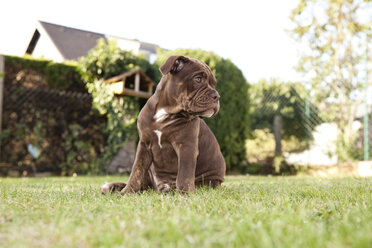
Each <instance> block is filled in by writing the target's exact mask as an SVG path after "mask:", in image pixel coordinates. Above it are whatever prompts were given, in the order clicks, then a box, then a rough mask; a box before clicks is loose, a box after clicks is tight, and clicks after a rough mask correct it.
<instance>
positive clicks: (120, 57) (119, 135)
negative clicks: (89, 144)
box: [79, 39, 160, 172]
mask: <svg viewBox="0 0 372 248" xmlns="http://www.w3.org/2000/svg"><path fill="white" fill-rule="evenodd" d="M136 68H140V69H141V70H142V71H144V72H145V73H146V74H147V75H148V76H149V77H150V78H152V79H153V80H156V79H157V78H158V77H159V75H160V72H158V69H157V68H156V67H155V66H154V65H151V64H150V63H149V62H148V60H147V59H146V58H145V57H142V56H135V55H133V54H132V53H131V52H128V51H123V50H121V49H120V48H119V47H118V46H117V44H116V42H115V41H108V43H106V41H105V40H104V39H101V40H99V41H98V43H97V46H96V47H95V48H93V49H92V50H91V51H90V52H89V54H88V55H87V56H86V57H83V58H81V59H80V61H79V70H80V72H81V75H82V77H83V79H84V80H85V81H86V82H87V85H86V87H87V89H88V91H89V92H90V93H91V94H92V96H93V108H94V109H95V110H96V111H98V112H99V113H100V114H101V115H104V116H106V118H107V122H106V124H105V125H104V126H103V127H102V131H103V132H104V133H105V134H106V135H107V144H106V146H105V151H104V155H103V157H102V158H100V159H99V160H98V161H97V162H98V167H99V168H101V171H102V172H103V171H104V169H105V168H106V166H107V164H108V163H109V161H110V160H111V159H112V158H113V157H114V156H115V155H116V154H117V151H118V150H119V148H120V147H122V146H123V145H124V144H125V143H126V142H127V141H128V140H129V139H134V138H135V137H136V134H137V129H136V119H137V116H138V113H139V108H140V107H141V103H142V104H143V102H141V101H140V99H138V98H136V97H129V96H120V97H117V96H115V95H114V93H113V91H112V90H111V88H110V86H109V85H107V84H105V83H104V81H103V80H104V79H108V78H110V77H113V76H117V75H120V74H122V73H124V72H127V71H129V70H132V69H136Z"/></svg>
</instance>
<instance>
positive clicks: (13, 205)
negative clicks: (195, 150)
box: [0, 176, 372, 248]
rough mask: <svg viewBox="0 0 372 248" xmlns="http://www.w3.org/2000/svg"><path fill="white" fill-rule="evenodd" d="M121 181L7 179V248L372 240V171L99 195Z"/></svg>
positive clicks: (3, 237)
mask: <svg viewBox="0 0 372 248" xmlns="http://www.w3.org/2000/svg"><path fill="white" fill-rule="evenodd" d="M121 179H123V178H118V177H79V176H78V177H72V178H66V177H65V178H0V247H64V248H67V247H224V248H227V247H372V178H370V179H357V178H333V179H320V178H299V177H228V178H227V180H226V183H224V185H223V187H221V188H219V189H217V190H210V189H199V190H198V191H197V193H195V194H190V195H179V194H167V195H162V194H157V193H155V192H151V191H150V192H145V193H142V194H131V195H127V196H125V197H118V196H117V195H110V196H103V195H101V194H100V192H99V187H100V185H102V184H103V183H105V182H110V181H117V180H121ZM124 180H125V181H126V180H127V178H124Z"/></svg>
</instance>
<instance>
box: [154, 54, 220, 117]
mask: <svg viewBox="0 0 372 248" xmlns="http://www.w3.org/2000/svg"><path fill="white" fill-rule="evenodd" d="M160 71H161V73H162V74H163V77H166V81H167V82H166V85H165V87H166V88H167V92H168V94H169V96H170V97H172V98H173V99H175V100H176V102H177V104H178V106H179V107H181V109H182V110H183V111H185V112H187V113H189V114H190V115H197V116H201V117H206V118H209V117H212V116H214V115H216V114H217V112H218V110H219V108H220V103H219V99H220V95H219V94H218V92H217V91H216V83H217V81H216V78H215V77H214V75H213V73H212V71H211V69H210V68H209V67H208V66H207V65H206V64H204V63H203V62H201V61H199V60H196V59H192V58H188V57H185V56H180V55H178V56H171V57H169V58H168V59H167V61H166V62H165V63H164V65H162V66H161V67H160Z"/></svg>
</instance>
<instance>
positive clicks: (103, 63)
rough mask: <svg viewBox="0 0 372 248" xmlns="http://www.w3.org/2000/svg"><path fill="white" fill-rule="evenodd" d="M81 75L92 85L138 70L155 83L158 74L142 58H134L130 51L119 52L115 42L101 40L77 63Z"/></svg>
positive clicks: (156, 69)
mask: <svg viewBox="0 0 372 248" xmlns="http://www.w3.org/2000/svg"><path fill="white" fill-rule="evenodd" d="M79 68H80V70H81V75H82V77H83V79H84V81H85V82H89V83H92V82H94V81H95V80H99V79H108V78H110V77H113V76H117V75H120V74H122V73H124V72H127V71H130V70H133V69H137V68H140V69H141V70H142V71H143V72H145V73H146V75H148V76H149V77H150V78H151V79H153V80H154V81H155V82H157V81H158V80H157V79H159V77H160V72H159V70H158V68H157V67H156V66H155V65H152V64H150V63H149V61H148V59H147V58H145V57H144V56H142V55H141V54H140V55H139V56H135V55H134V54H133V53H132V52H130V51H124V50H121V49H120V47H119V46H118V45H117V43H116V41H115V40H108V41H106V40H105V39H103V38H101V39H99V40H98V43H97V46H96V47H95V48H93V49H92V50H91V51H90V52H89V54H88V55H87V56H85V57H82V58H81V59H80V61H79Z"/></svg>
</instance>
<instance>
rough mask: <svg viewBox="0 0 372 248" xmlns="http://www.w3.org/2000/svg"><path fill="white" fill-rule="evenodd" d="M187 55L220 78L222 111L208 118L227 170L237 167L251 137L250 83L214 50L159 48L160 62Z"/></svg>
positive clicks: (160, 63) (218, 83)
mask: <svg viewBox="0 0 372 248" xmlns="http://www.w3.org/2000/svg"><path fill="white" fill-rule="evenodd" d="M177 54H178V55H185V56H188V57H192V58H196V59H199V60H201V61H203V62H205V63H206V64H207V65H208V66H209V67H210V68H211V70H212V71H213V73H214V75H215V76H216V79H217V90H218V92H219V94H220V95H221V99H220V105H221V109H220V112H219V113H218V114H217V115H216V116H215V117H213V118H212V119H206V122H207V124H208V126H209V127H210V128H211V129H212V131H213V132H214V134H215V135H216V137H217V140H218V142H219V144H220V146H221V150H222V153H223V155H224V157H225V160H226V165H227V169H228V170H237V169H239V167H240V166H242V165H243V161H244V160H245V157H246V152H245V140H246V138H247V136H248V127H249V123H248V107H249V106H248V105H249V100H248V83H247V81H246V80H245V78H244V76H243V74H242V72H241V71H240V70H239V68H238V67H236V66H235V65H234V64H233V63H232V62H231V61H230V60H228V59H223V58H221V57H219V56H218V55H216V54H214V53H212V52H206V51H202V50H199V49H197V50H192V49H178V50H174V51H160V52H159V58H158V60H157V62H156V63H157V65H158V66H160V65H162V64H163V63H164V62H165V60H166V59H167V58H168V57H169V56H171V55H177Z"/></svg>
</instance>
